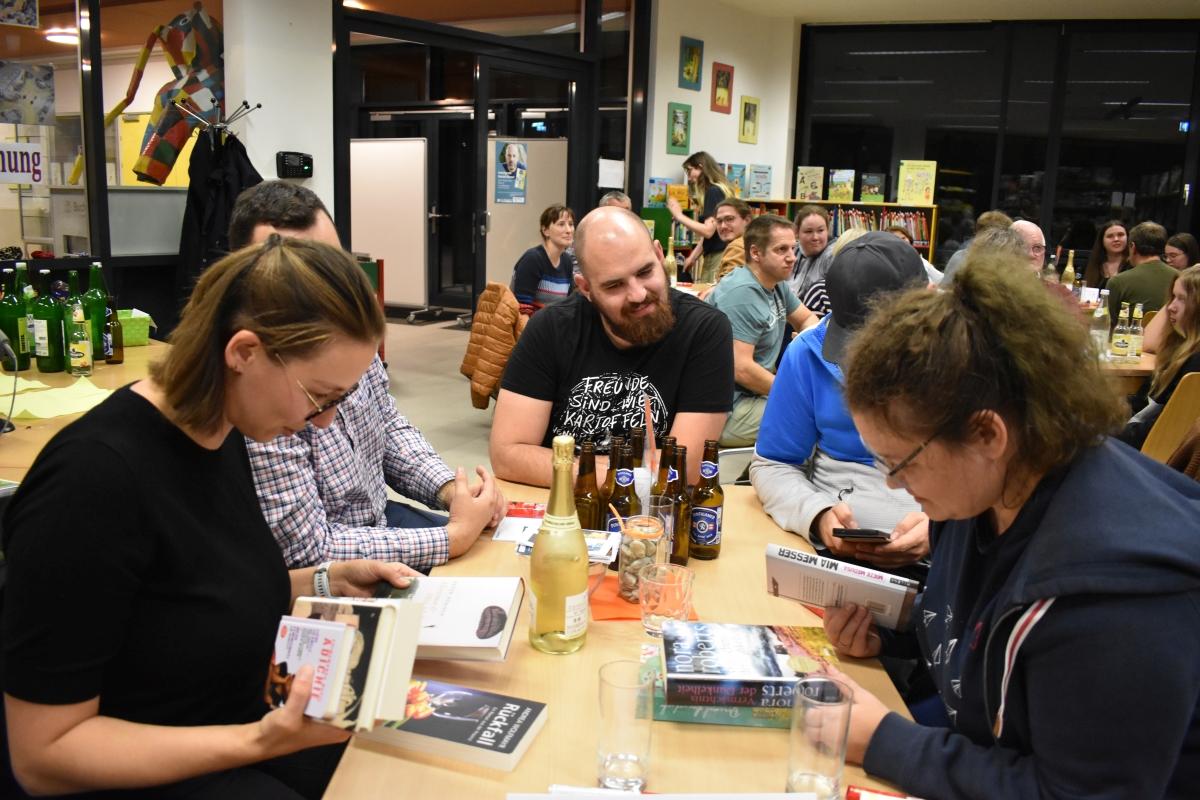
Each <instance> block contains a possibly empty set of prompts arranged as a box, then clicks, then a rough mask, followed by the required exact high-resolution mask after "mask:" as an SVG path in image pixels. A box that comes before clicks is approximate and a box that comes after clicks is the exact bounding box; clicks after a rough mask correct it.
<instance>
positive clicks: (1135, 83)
mask: <svg viewBox="0 0 1200 800" xmlns="http://www.w3.org/2000/svg"><path fill="white" fill-rule="evenodd" d="M1025 82H1026V83H1034V84H1039V83H1044V84H1053V83H1054V81H1044V80H1027V81H1025ZM1067 83H1075V84H1081V85H1086V86H1107V85H1109V84H1113V85H1116V86H1146V85H1148V84H1149V83H1150V81H1067Z"/></svg>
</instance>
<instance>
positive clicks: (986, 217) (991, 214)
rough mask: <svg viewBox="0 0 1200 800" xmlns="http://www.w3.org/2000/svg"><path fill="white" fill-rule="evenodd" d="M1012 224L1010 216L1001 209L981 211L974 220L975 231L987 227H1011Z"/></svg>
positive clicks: (979, 231)
mask: <svg viewBox="0 0 1200 800" xmlns="http://www.w3.org/2000/svg"><path fill="white" fill-rule="evenodd" d="M1012 224H1013V221H1012V217H1010V216H1009V215H1008V214H1005V213H1004V212H1003V211H997V210H996V209H992V210H991V211H985V212H983V213H982V214H980V215H979V217H978V218H977V219H976V220H975V233H982V232H983V231H986V230H988V229H989V228H1011V227H1012Z"/></svg>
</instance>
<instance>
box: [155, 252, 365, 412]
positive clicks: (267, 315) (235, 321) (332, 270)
mask: <svg viewBox="0 0 1200 800" xmlns="http://www.w3.org/2000/svg"><path fill="white" fill-rule="evenodd" d="M239 330H248V331H250V332H252V333H254V334H255V335H256V336H258V338H259V339H260V340H261V341H262V343H263V346H264V347H265V348H266V349H267V351H268V352H269V353H271V354H275V355H279V356H284V357H293V358H303V357H305V356H307V355H309V354H310V353H312V352H313V351H314V350H316V349H317V348H319V347H321V346H322V345H324V344H326V343H327V342H329V340H330V339H333V338H334V337H335V336H339V335H341V336H346V337H349V338H350V339H353V340H355V341H360V342H377V341H379V339H381V338H382V337H383V333H384V319H383V312H382V311H381V310H380V308H379V300H378V299H377V298H376V296H375V291H374V290H373V289H372V288H371V284H370V283H369V282H368V281H367V277H366V275H365V274H364V273H363V271H362V269H361V268H359V266H358V265H357V264H355V263H354V261H353V259H351V258H350V256H349V254H347V253H346V252H345V251H344V250H341V249H339V248H336V247H330V246H329V245H327V244H322V243H320V242H315V241H309V240H306V239H294V238H290V237H288V238H284V237H281V236H279V235H278V234H272V235H271V237H270V238H268V239H267V241H266V242H264V243H263V244H261V245H256V246H252V247H246V248H243V249H242V250H238V251H237V252H236V253H232V254H230V255H228V256H226V257H225V258H223V259H221V260H220V261H218V262H217V263H216V264H213V265H212V266H211V267H209V268H208V269H207V270H206V271H205V272H204V274H203V275H201V276H200V280H199V281H198V282H197V283H196V288H195V289H194V290H193V291H192V296H191V298H190V299H189V300H188V302H187V305H186V306H185V307H184V309H183V316H182V318H181V319H180V321H179V325H178V326H177V327H176V328H175V330H174V332H172V334H171V336H170V341H171V349H170V351H169V352H168V353H167V355H166V357H165V358H164V359H163V360H162V361H159V362H156V363H154V364H151V365H150V377H151V379H152V380H153V381H154V382H155V383H156V384H158V385H159V387H160V388H161V389H162V390H163V392H164V394H165V395H166V401H167V403H168V404H169V405H170V406H171V408H173V409H174V410H175V412H176V415H177V416H176V421H178V422H180V423H182V424H183V425H185V426H187V427H190V428H193V429H195V430H198V431H204V432H209V431H213V430H215V429H216V428H217V427H218V426H219V425H220V424H221V419H222V415H223V414H224V404H225V370H226V367H225V345H226V344H227V343H228V342H229V338H230V337H231V336H233V334H234V333H236V332H237V331H239Z"/></svg>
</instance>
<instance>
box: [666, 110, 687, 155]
mask: <svg viewBox="0 0 1200 800" xmlns="http://www.w3.org/2000/svg"><path fill="white" fill-rule="evenodd" d="M691 144H692V107H691V106H689V105H688V104H686V103H667V152H668V153H671V154H672V155H677V156H686V155H687V154H688V153H689V152H690V149H689V148H690V147H691Z"/></svg>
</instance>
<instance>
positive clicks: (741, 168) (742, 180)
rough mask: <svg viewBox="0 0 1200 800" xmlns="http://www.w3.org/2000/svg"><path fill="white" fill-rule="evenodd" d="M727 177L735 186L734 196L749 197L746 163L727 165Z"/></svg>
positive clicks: (730, 183)
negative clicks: (747, 192)
mask: <svg viewBox="0 0 1200 800" xmlns="http://www.w3.org/2000/svg"><path fill="white" fill-rule="evenodd" d="M725 179H726V180H727V181H729V185H730V186H732V187H733V196H734V197H748V196H749V195H747V194H746V165H745V164H730V165H729V166H727V167H725Z"/></svg>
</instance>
